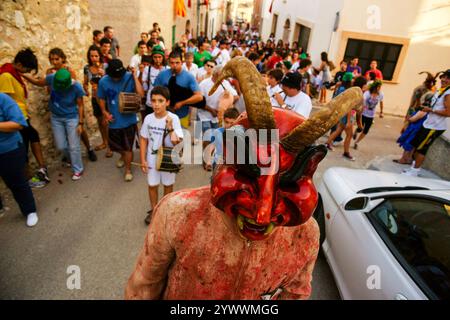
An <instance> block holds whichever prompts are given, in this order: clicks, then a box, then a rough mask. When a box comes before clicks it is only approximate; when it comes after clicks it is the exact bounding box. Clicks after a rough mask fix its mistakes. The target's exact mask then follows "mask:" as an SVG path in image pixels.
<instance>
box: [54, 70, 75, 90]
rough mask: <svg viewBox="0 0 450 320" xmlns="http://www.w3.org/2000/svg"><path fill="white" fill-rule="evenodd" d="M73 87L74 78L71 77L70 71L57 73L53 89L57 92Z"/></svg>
mask: <svg viewBox="0 0 450 320" xmlns="http://www.w3.org/2000/svg"><path fill="white" fill-rule="evenodd" d="M71 85H72V76H71V75H70V72H69V70H67V69H64V68H62V69H59V70H58V71H56V73H55V77H54V78H53V88H54V89H55V90H57V91H64V90H67V89H69V88H70V86H71Z"/></svg>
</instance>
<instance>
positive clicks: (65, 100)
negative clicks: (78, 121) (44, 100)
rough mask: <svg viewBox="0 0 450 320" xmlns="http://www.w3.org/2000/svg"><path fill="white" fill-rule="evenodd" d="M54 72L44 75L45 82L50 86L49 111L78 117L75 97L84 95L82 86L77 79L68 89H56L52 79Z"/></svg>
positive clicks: (69, 116)
mask: <svg viewBox="0 0 450 320" xmlns="http://www.w3.org/2000/svg"><path fill="white" fill-rule="evenodd" d="M54 77H55V74H54V73H53V74H49V75H48V76H46V77H45V82H46V83H47V85H48V86H50V88H51V91H50V100H49V102H48V104H49V106H50V111H51V112H52V114H53V115H55V116H58V117H62V118H67V119H74V118H77V117H78V104H77V99H78V98H82V97H84V96H85V95H86V93H85V92H84V90H83V87H82V86H81V84H80V83H79V82H78V81H74V82H73V83H72V85H71V86H70V88H69V89H67V90H64V91H58V90H55V89H54V88H53V79H54Z"/></svg>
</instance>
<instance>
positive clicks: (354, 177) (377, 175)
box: [324, 167, 450, 193]
mask: <svg viewBox="0 0 450 320" xmlns="http://www.w3.org/2000/svg"><path fill="white" fill-rule="evenodd" d="M324 179H329V180H330V181H332V180H334V181H336V180H338V181H340V182H341V183H344V184H345V185H346V187H348V188H349V189H351V191H353V192H354V193H358V192H359V191H361V190H365V189H369V188H370V189H372V188H383V187H398V188H405V187H418V188H426V189H429V190H449V191H450V182H449V181H444V180H437V179H425V178H418V177H410V176H405V175H402V174H397V173H391V172H383V171H375V170H359V169H348V168H341V167H333V168H330V169H328V170H327V172H326V174H325V175H324Z"/></svg>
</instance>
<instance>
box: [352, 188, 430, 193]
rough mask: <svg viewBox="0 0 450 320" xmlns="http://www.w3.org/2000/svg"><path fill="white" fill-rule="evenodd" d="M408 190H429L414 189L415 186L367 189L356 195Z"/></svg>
mask: <svg viewBox="0 0 450 320" xmlns="http://www.w3.org/2000/svg"><path fill="white" fill-rule="evenodd" d="M409 190H430V189H428V188H425V187H415V186H406V187H375V188H367V189H362V190H359V191H358V192H357V193H359V194H369V193H377V192H387V191H409Z"/></svg>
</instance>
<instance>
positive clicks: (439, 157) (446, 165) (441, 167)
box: [423, 135, 450, 180]
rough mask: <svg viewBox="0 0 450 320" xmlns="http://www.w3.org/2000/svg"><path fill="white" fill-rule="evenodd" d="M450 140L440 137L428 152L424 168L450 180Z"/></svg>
mask: <svg viewBox="0 0 450 320" xmlns="http://www.w3.org/2000/svg"><path fill="white" fill-rule="evenodd" d="M449 160H450V140H449V139H448V138H447V137H445V136H444V135H442V136H440V137H439V138H438V139H436V141H435V142H434V143H433V145H432V146H431V147H430V150H428V153H427V157H426V158H425V162H424V164H423V167H424V168H426V169H428V170H431V171H433V172H434V173H436V174H437V175H439V176H440V177H441V178H443V179H446V180H450V161H449Z"/></svg>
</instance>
